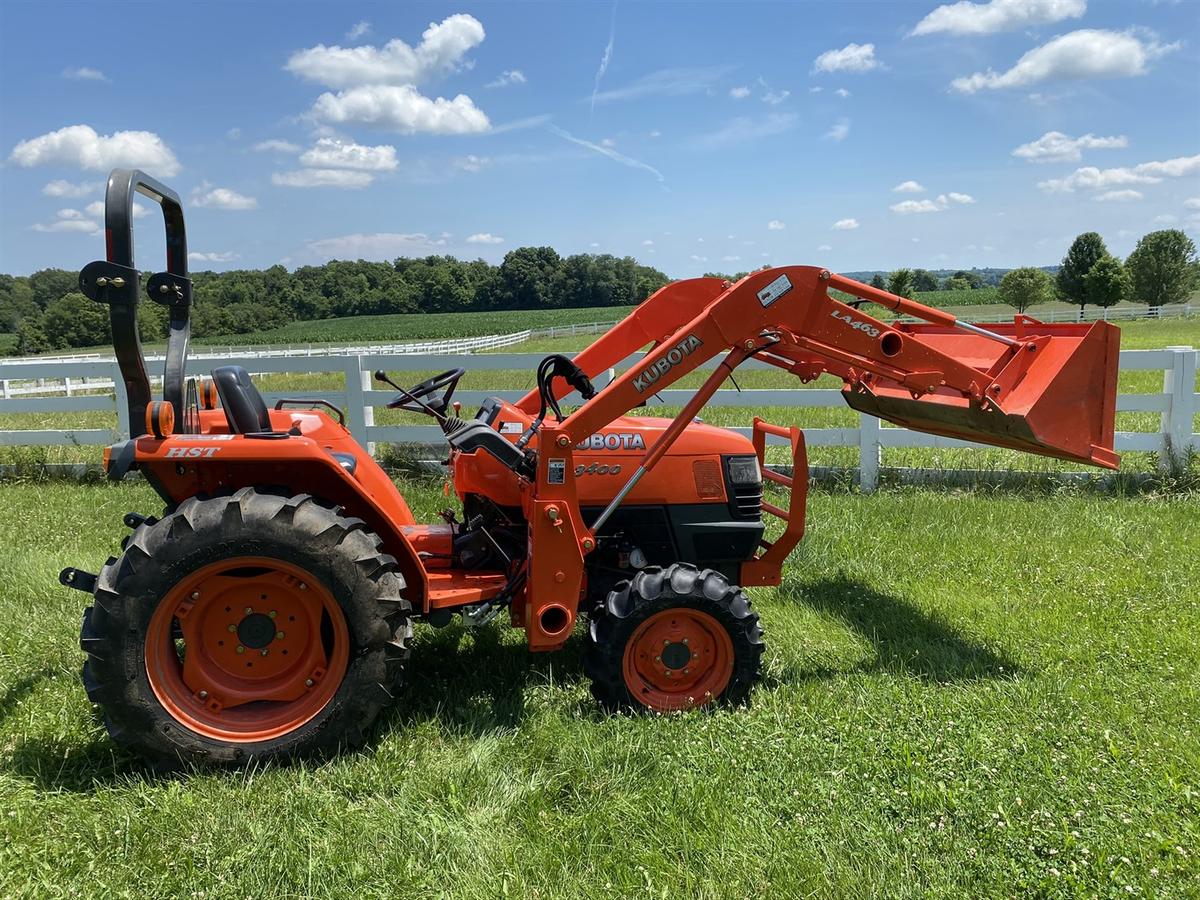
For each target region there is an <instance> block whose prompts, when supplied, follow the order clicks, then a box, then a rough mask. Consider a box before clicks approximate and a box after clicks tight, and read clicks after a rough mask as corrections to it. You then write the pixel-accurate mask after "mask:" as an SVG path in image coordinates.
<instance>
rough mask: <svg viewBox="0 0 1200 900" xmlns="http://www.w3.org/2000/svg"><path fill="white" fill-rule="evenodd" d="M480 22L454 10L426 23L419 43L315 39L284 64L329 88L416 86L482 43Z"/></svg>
mask: <svg viewBox="0 0 1200 900" xmlns="http://www.w3.org/2000/svg"><path fill="white" fill-rule="evenodd" d="M483 38H484V32H483V25H482V24H480V22H479V20H478V19H476V18H475V17H474V16H469V15H466V14H464V13H458V14H456V15H453V16H449V17H448V18H446V19H444V20H443V21H442V22H440V23H437V24H433V25H430V26H429V27H428V28H427V29H425V31H424V32H423V33H422V35H421V43H420V44H418V45H417V46H416V47H410V46H409V45H408V44H406V43H405V42H404V41H402V40H400V39H399V38H395V39H393V40H391V41H388V42H387V43H386V44H384V45H383V46H382V47H379V48H376V47H372V46H364V47H339V46H337V45H334V46H332V47H326V46H325V45H324V44H318V45H317V46H316V47H310V48H309V49H307V50H298V51H296V52H295V53H293V54H292V55H291V57H290V58H289V59H288V61H287V65H286V66H285V68H286V69H287V70H288V71H289V72H292V73H293V74H295V75H298V76H300V77H301V78H304V79H307V80H308V81H315V82H317V83H318V84H323V85H325V86H326V87H331V88H348V87H354V86H356V85H367V84H370V85H414V84H420V83H421V82H423V81H426V80H427V79H429V78H431V77H433V76H435V75H440V74H442V73H444V72H448V71H450V70H452V69H454V68H456V67H457V66H459V65H460V64H461V63H462V59H463V57H464V56H466V54H467V53H468V52H470V51H471V50H472V49H473V48H475V47H477V46H478V45H479V44H480V43H482V42H483Z"/></svg>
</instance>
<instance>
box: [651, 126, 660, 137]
mask: <svg viewBox="0 0 1200 900" xmlns="http://www.w3.org/2000/svg"><path fill="white" fill-rule="evenodd" d="M648 136H649V137H652V138H660V137H662V132H661V131H659V130H658V129H657V128H655V129H654V130H653V131H651V132H650V134H649V135H648Z"/></svg>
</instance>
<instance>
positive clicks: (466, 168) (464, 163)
mask: <svg viewBox="0 0 1200 900" xmlns="http://www.w3.org/2000/svg"><path fill="white" fill-rule="evenodd" d="M491 162H492V161H491V160H490V159H489V158H488V157H486V156H476V155H475V154H474V153H468V154H467V155H466V156H460V157H458V158H457V159H455V160H454V162H453V163H452V165H453V166H454V168H456V169H459V170H461V171H463V172H479V171H482V170H483V169H484V168H486V167H487V166H488V165H490V164H491Z"/></svg>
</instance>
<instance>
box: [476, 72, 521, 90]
mask: <svg viewBox="0 0 1200 900" xmlns="http://www.w3.org/2000/svg"><path fill="white" fill-rule="evenodd" d="M528 80H529V79H527V78H526V77H525V73H524V72H522V71H521V70H520V69H509V70H507V71H505V72H501V73H500V74H499V75H497V76H496V77H495V78H494V79H492V80H491V81H489V82H488V83H487V84H485V85H484V87H489V88H502V87H508V86H509V85H512V84H525V82H526V81H528Z"/></svg>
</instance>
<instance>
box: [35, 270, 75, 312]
mask: <svg viewBox="0 0 1200 900" xmlns="http://www.w3.org/2000/svg"><path fill="white" fill-rule="evenodd" d="M29 286H30V287H31V288H32V289H33V300H34V302H35V303H37V305H38V309H45V308H46V307H47V306H49V305H50V303H51V302H52V301H54V300H57V299H58V298H59V297H62V296H64V295H66V294H69V293H71V291H77V290H79V273H78V272H68V271H67V270H66V269H41V270H40V271H37V272H34V273H33V274H32V275H30V276H29Z"/></svg>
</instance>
